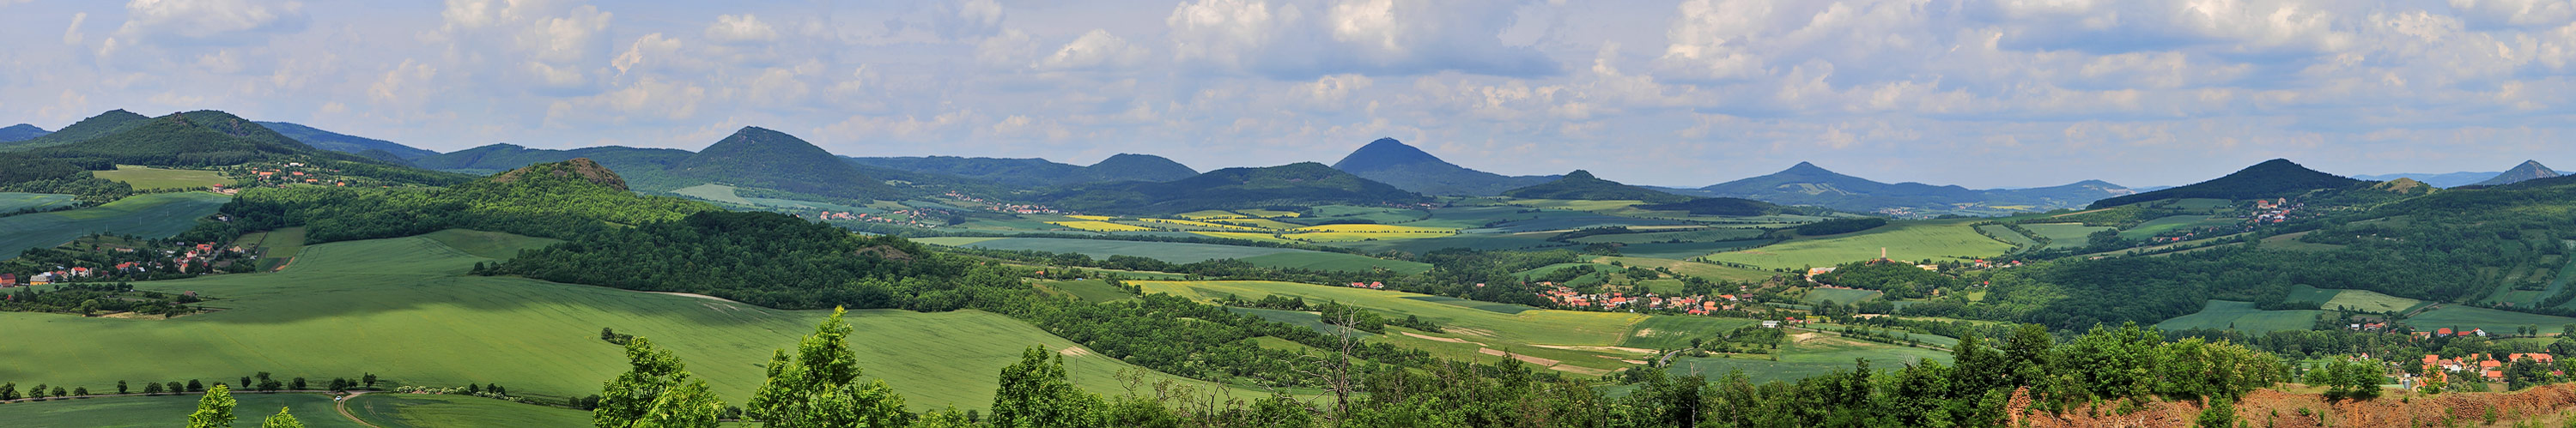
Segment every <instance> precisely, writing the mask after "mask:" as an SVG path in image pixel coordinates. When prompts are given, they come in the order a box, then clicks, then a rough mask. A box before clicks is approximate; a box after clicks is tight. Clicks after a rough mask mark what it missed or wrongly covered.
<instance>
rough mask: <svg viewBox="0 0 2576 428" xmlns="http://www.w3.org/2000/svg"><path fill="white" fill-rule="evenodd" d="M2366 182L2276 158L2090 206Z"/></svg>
mask: <svg viewBox="0 0 2576 428" xmlns="http://www.w3.org/2000/svg"><path fill="white" fill-rule="evenodd" d="M2361 183H2363V181H2361V180H2354V179H2350V178H2344V177H2343V176H2339V175H2334V174H2327V173H2323V172H2317V170H2313V169H2308V167H2305V166H2300V165H2299V164H2298V163H2296V162H2291V161H2290V160H2288V159H2273V160H2268V161H2263V163H2259V164H2254V166H2249V167H2245V169H2242V170H2237V171H2236V172H2235V173H2230V174H2227V175H2226V176H2223V177H2218V178H2215V179H2211V180H2209V181H2203V182H2199V183H2193V184H2191V185H2187V186H2181V187H2175V188H2171V189H2164V190H2158V191H2153V192H2146V193H2139V194H2134V195H2126V196H2120V197H2114V198H2109V199H2103V200H2099V201H2094V202H2093V205H2092V206H2091V208H2097V209H2098V208H2110V207H2116V206H2121V205H2129V204H2135V203H2140V202H2148V201H2160V200H2166V199H2184V198H2214V199H2259V198H2279V197H2289V196H2297V195H2299V194H2303V193H2307V192H2308V191H2312V190H2318V189H2341V188H2347V187H2352V186H2354V185H2357V184H2361Z"/></svg>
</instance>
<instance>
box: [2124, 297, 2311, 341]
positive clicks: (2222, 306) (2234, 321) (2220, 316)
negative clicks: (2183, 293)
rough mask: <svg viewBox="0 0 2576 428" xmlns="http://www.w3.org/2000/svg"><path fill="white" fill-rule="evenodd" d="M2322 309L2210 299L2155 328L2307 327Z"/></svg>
mask: <svg viewBox="0 0 2576 428" xmlns="http://www.w3.org/2000/svg"><path fill="white" fill-rule="evenodd" d="M2325 313H2326V311H2315V310H2289V311H2266V310H2261V309H2255V308H2254V303H2253V302H2238V301H2229V300H2211V301H2209V303H2208V304H2207V305H2205V306H2201V308H2200V312H2197V313H2193V314H2191V315H2184V316H2179V317H2174V319H2169V320H2165V322H2160V323H2156V328H2161V329H2165V330H2186V329H2194V328H2211V329H2233V330H2236V331H2242V332H2248V333H2256V334H2261V333H2266V332H2272V331H2279V330H2306V329H2308V328H2309V327H2313V326H2315V325H2316V321H2317V316H2318V315H2323V314H2325Z"/></svg>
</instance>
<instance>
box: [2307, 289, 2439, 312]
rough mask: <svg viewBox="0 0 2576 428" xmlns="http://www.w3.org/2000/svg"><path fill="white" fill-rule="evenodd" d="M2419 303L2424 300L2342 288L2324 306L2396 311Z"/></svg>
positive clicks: (2338, 308)
mask: <svg viewBox="0 0 2576 428" xmlns="http://www.w3.org/2000/svg"><path fill="white" fill-rule="evenodd" d="M2418 303H2423V302H2421V301H2418V300H2415V299H2409V298H2404V297H2397V296H2390V295H2386V294H2379V292H2377V291H2370V290H2341V291H2337V292H2335V295H2334V299H2331V300H2327V301H2326V304H2325V306H2323V307H2324V308H2326V309H2334V310H2354V311H2368V312H2394V311H2397V310H2402V309H2406V308H2412V307H2415V305H2416V304H2418Z"/></svg>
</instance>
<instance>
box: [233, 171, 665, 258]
mask: <svg viewBox="0 0 2576 428" xmlns="http://www.w3.org/2000/svg"><path fill="white" fill-rule="evenodd" d="M714 210H716V207H714V206H711V205H707V204H705V203H699V202H693V201H689V200H684V199H680V198H674V197H667V196H642V195H637V194H635V193H634V192H629V191H627V187H626V185H625V181H624V179H622V178H620V177H619V176H618V175H617V174H616V173H614V172H610V171H609V170H608V169H607V168H606V167H602V166H600V165H599V164H598V163H596V162H591V161H590V160H589V159H573V160H569V161H563V162H555V163H543V164H536V165H529V166H528V167H526V168H520V169H517V170H512V171H510V172H505V173H501V174H497V175H494V176H492V177H488V178H485V179H482V180H475V181H473V182H468V183H464V184H458V185H455V186H450V187H447V188H443V189H430V190H416V189H367V188H349V187H320V186H305V187H292V188H282V189H280V188H259V189H250V190H247V191H243V192H242V193H241V195H239V198H238V199H236V200H235V203H233V204H230V205H225V206H224V213H226V214H230V215H232V216H233V217H235V220H234V221H233V222H231V223H226V224H225V227H229V228H233V229H235V230H237V231H260V230H274V229H279V228H286V227H296V226H306V227H307V228H308V232H307V235H306V236H307V238H308V239H310V240H312V241H313V242H332V241H346V240H352V239H374V238H391V237H399V236H411V235H418V234H423V233H429V232H433V231H438V230H441V229H451V228H467V229H479V230H491V231H500V232H510V233H517V234H521V235H529V236H538V237H548V238H561V237H569V236H574V235H578V234H581V233H585V232H588V231H592V230H596V229H599V228H604V227H618V226H619V225H637V224H644V223H650V222H656V221H666V220H674V219H678V218H680V217H683V216H687V215H689V214H691V213H697V212H702V211H714Z"/></svg>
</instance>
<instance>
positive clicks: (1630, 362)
mask: <svg viewBox="0 0 2576 428" xmlns="http://www.w3.org/2000/svg"><path fill="white" fill-rule="evenodd" d="M1619 362H1622V363H1628V364H1636V365H1641V366H1642V365H1646V362H1644V361H1637V360H1619Z"/></svg>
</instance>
